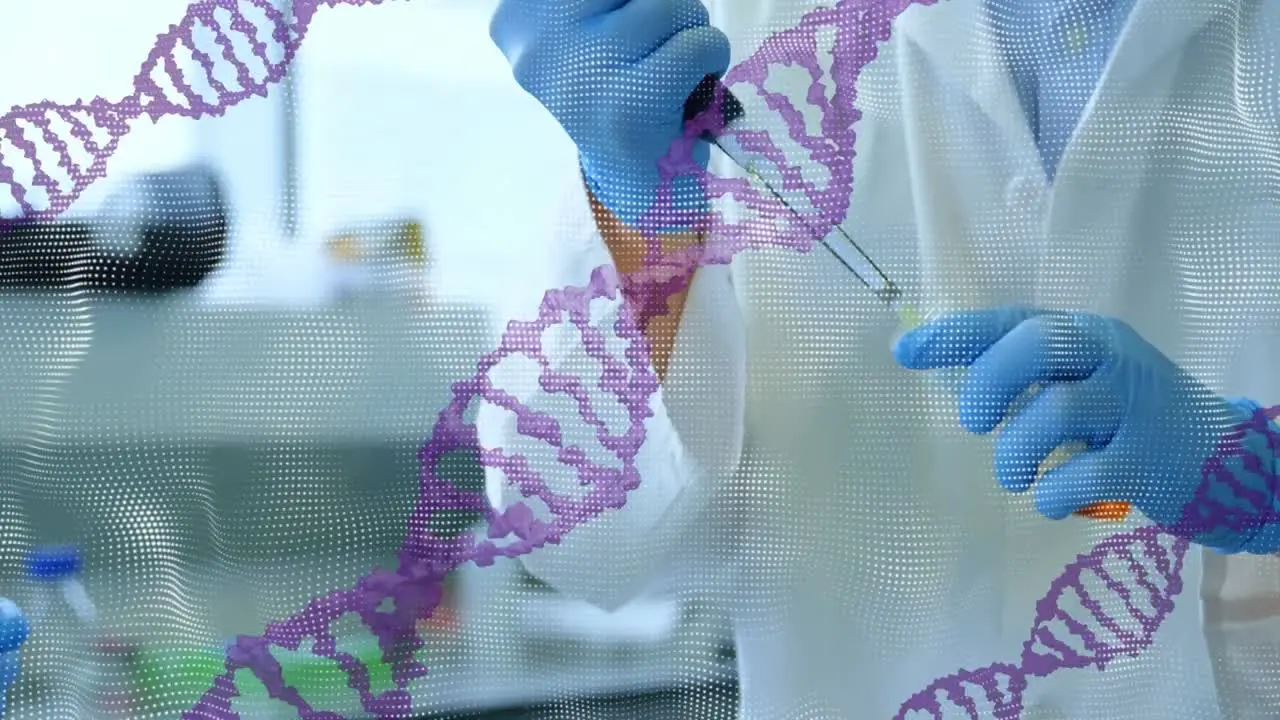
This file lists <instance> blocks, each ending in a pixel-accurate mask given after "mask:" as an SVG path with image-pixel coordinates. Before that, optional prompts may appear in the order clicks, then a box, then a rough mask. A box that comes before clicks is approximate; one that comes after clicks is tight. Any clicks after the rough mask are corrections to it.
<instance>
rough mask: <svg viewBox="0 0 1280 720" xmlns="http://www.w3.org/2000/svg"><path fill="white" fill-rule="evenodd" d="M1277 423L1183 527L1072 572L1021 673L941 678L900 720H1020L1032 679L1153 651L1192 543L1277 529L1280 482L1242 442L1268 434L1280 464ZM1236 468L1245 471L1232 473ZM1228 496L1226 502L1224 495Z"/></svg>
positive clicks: (1258, 424)
mask: <svg viewBox="0 0 1280 720" xmlns="http://www.w3.org/2000/svg"><path fill="white" fill-rule="evenodd" d="M1277 417H1280V406H1277V407H1273V408H1268V409H1263V410H1259V411H1257V412H1255V413H1254V414H1253V416H1252V417H1251V418H1250V419H1249V420H1248V421H1246V422H1245V423H1242V424H1241V425H1240V426H1239V427H1238V428H1236V429H1235V431H1234V432H1232V433H1230V434H1228V436H1227V437H1226V438H1224V439H1223V441H1222V443H1221V444H1220V446H1219V448H1218V452H1217V453H1215V455H1214V456H1213V457H1211V458H1209V460H1208V461H1207V462H1206V463H1205V465H1204V467H1203V470H1202V476H1203V477H1202V482H1201V485H1200V487H1199V488H1198V490H1197V492H1196V494H1195V498H1194V500H1193V501H1192V502H1191V503H1190V504H1188V506H1187V507H1186V508H1185V509H1184V510H1183V516H1182V519H1181V520H1180V521H1179V522H1178V523H1177V524H1176V525H1175V526H1174V527H1172V528H1169V529H1168V530H1164V529H1161V528H1158V527H1144V528H1139V529H1137V530H1134V531H1132V532H1124V533H1119V534H1116V535H1113V536H1111V537H1109V538H1106V539H1105V540H1103V541H1102V542H1100V543H1098V544H1097V545H1096V546H1095V547H1094V548H1093V549H1092V550H1091V551H1089V552H1088V553H1087V554H1084V555H1081V556H1080V557H1078V558H1077V559H1076V561H1075V562H1073V563H1071V564H1070V565H1068V566H1067V567H1066V569H1065V570H1063V572H1062V574H1060V575H1059V576H1058V577H1057V578H1055V579H1054V580H1053V582H1052V583H1051V584H1050V588H1049V592H1048V594H1046V595H1045V597H1044V598H1042V599H1041V600H1040V601H1039V602H1038V603H1037V604H1036V614H1035V619H1034V621H1033V623H1032V627H1031V632H1030V636H1029V638H1028V639H1027V641H1026V642H1025V643H1024V644H1023V649H1022V656H1021V657H1020V659H1019V660H1020V662H1019V664H1016V665H1015V664H1010V663H993V664H991V665H988V666H987V667H984V668H981V669H978V670H961V671H959V672H957V673H954V674H952V675H948V676H946V677H941V678H938V679H937V680H934V681H933V682H932V683H930V684H929V685H928V686H927V687H925V688H924V689H923V690H921V691H919V692H917V693H916V694H914V695H912V696H911V697H910V698H908V699H907V701H906V702H904V703H903V704H902V706H901V707H900V708H899V710H898V713H897V714H896V715H895V716H894V720H926V718H927V719H928V720H943V718H957V717H961V716H962V715H961V714H962V713H963V716H964V717H968V718H971V719H972V720H981V719H983V718H994V719H995V720H1016V719H1017V718H1020V717H1021V716H1022V693H1023V692H1024V691H1025V690H1026V689H1027V687H1028V685H1029V681H1030V679H1031V678H1043V677H1047V676H1048V675H1050V674H1052V673H1054V672H1057V671H1059V670H1065V669H1081V668H1087V667H1090V666H1093V667H1096V668H1097V669H1099V670H1103V669H1105V668H1106V666H1107V664H1108V663H1109V662H1111V661H1112V660H1114V659H1116V658H1119V657H1126V656H1127V657H1133V656H1136V655H1138V654H1139V653H1141V652H1142V651H1143V650H1145V649H1146V648H1147V647H1149V646H1150V645H1151V644H1152V643H1153V642H1154V641H1155V637H1156V632H1157V631H1158V630H1159V629H1160V626H1161V624H1162V623H1163V622H1164V620H1165V619H1166V618H1167V617H1168V616H1169V614H1170V613H1172V612H1173V609H1174V599H1175V598H1176V597H1177V596H1178V594H1179V593H1181V592H1182V589H1183V585H1182V574H1181V573H1182V567H1183V562H1184V560H1185V559H1186V553H1187V550H1188V549H1189V548H1190V545H1191V543H1190V539H1191V538H1200V537H1202V536H1204V535H1206V534H1211V533H1216V532H1222V531H1223V529H1228V530H1230V531H1233V532H1244V531H1250V532H1255V533H1256V532H1257V531H1258V529H1259V528H1260V527H1261V526H1262V525H1263V524H1265V523H1267V522H1273V521H1274V519H1275V514H1276V509H1275V508H1274V507H1273V506H1272V503H1273V502H1274V500H1273V498H1274V497H1275V495H1274V492H1275V490H1276V488H1277V482H1278V481H1280V477H1277V474H1276V470H1275V468H1272V467H1268V466H1267V464H1266V463H1265V462H1263V458H1262V457H1260V456H1259V455H1257V454H1255V453H1252V452H1249V451H1248V450H1247V449H1245V447H1244V446H1243V444H1242V442H1241V439H1242V438H1243V437H1244V435H1245V433H1249V432H1252V433H1259V434H1260V436H1262V437H1266V438H1267V442H1268V444H1269V445H1270V446H1271V449H1272V451H1273V454H1272V457H1274V447H1275V444H1276V442H1277V439H1278V436H1277V434H1276V432H1275V430H1274V427H1273V426H1272V425H1271V422H1272V421H1274V420H1275V419H1276V418H1277ZM1233 461H1236V462H1238V464H1239V465H1240V466H1242V469H1243V472H1232V471H1231V469H1230V468H1229V467H1228V465H1229V464H1232V463H1233ZM1246 475H1253V476H1256V477H1257V478H1259V479H1260V481H1261V484H1262V485H1263V487H1262V488H1259V487H1258V483H1254V484H1252V485H1250V484H1249V483H1248V482H1246V481H1245V480H1244V478H1245V476H1246ZM1224 488H1225V489H1227V490H1228V491H1229V492H1228V494H1227V496H1226V497H1224V496H1223V494H1222V493H1221V492H1215V490H1218V491H1220V490H1222V489H1224Z"/></svg>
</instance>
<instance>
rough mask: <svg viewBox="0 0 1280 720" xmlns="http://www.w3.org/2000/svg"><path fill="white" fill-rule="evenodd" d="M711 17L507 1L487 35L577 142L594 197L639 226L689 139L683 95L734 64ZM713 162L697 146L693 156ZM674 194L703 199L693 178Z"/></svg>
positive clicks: (649, 8) (665, 0)
mask: <svg viewBox="0 0 1280 720" xmlns="http://www.w3.org/2000/svg"><path fill="white" fill-rule="evenodd" d="M709 22H710V19H709V17H708V14H707V10H706V8H705V7H704V6H703V4H702V3H701V2H700V0H501V2H500V3H499V5H498V10H497V13H496V14H495V15H494V17H493V22H492V24H491V26H490V30H489V34H490V36H491V37H492V38H493V41H494V42H495V43H496V44H497V45H498V47H499V48H500V49H501V50H502V52H503V54H504V55H506V57H507V60H508V61H509V62H510V63H511V66H512V68H513V70H514V73H515V78H516V81H517V82H518V83H519V84H520V86H521V87H523V88H524V89H525V90H526V91H527V92H528V93H529V94H530V95H533V96H534V97H535V98H537V99H538V101H539V102H541V103H542V104H543V106H545V107H546V108H547V110H549V111H550V112H551V114H552V115H553V116H554V117H555V119H556V120H557V121H559V123H560V125H561V127H563V128H564V129H565V131H566V132H567V133H568V134H569V137H570V138H571V139H572V140H573V141H574V143H576V144H577V146H578V152H579V154H580V157H581V162H582V168H583V173H584V174H585V176H586V178H587V182H588V185H590V187H591V190H592V193H593V194H595V196H596V198H597V199H599V200H600V202H601V203H603V204H604V206H605V207H607V208H609V210H611V211H612V212H613V213H614V214H615V215H617V216H618V217H619V218H621V219H622V221H623V222H624V223H628V224H632V225H634V224H635V223H636V222H637V221H638V220H639V219H640V218H641V217H642V216H643V215H644V214H645V212H646V211H647V210H648V209H649V208H650V206H651V205H652V204H653V202H654V200H655V199H656V190H657V188H658V184H659V171H658V161H659V160H660V159H662V158H663V157H665V156H666V155H667V153H668V152H669V150H670V149H671V145H672V143H673V141H675V140H677V139H679V138H681V137H682V135H683V129H684V107H685V101H686V100H687V99H688V98H689V95H690V94H691V93H692V92H693V91H694V89H695V88H697V87H698V84H699V83H700V82H701V81H702V80H703V78H705V77H706V76H707V75H709V74H722V73H723V72H724V71H725V70H726V68H727V67H728V65H729V41H728V39H727V38H726V37H725V36H724V34H723V33H721V32H720V31H719V30H716V29H715V28H713V27H711V26H710V24H709ZM709 158H710V146H709V145H707V144H706V143H705V142H698V143H697V146H696V149H695V151H694V159H695V160H697V162H698V163H700V165H701V167H703V168H705V167H706V164H707V162H708V160H709ZM674 190H675V193H676V194H675V199H676V205H677V207H679V208H680V209H696V208H698V207H700V206H701V205H702V204H703V203H705V198H704V197H703V194H702V191H701V189H700V188H699V187H698V186H697V183H696V181H694V180H693V176H692V175H688V174H686V175H682V176H681V178H680V179H679V180H678V181H677V183H676V184H675V187H674Z"/></svg>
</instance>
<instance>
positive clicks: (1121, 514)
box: [1076, 501, 1133, 521]
mask: <svg viewBox="0 0 1280 720" xmlns="http://www.w3.org/2000/svg"><path fill="white" fill-rule="evenodd" d="M1132 509H1133V508H1132V507H1131V506H1130V505H1129V503H1127V502H1119V501H1117V502H1096V503H1092V504H1089V505H1085V506H1084V507H1082V508H1080V509H1079V510H1077V511H1076V515H1079V516H1080V517H1087V518H1089V519H1091V520H1113V521H1119V520H1123V519H1125V518H1127V517H1129V511H1131V510H1132Z"/></svg>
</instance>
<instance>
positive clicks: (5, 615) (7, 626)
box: [0, 598, 30, 717]
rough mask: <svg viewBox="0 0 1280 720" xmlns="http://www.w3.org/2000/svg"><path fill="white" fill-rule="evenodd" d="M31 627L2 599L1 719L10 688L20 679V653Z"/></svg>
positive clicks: (20, 613)
mask: <svg viewBox="0 0 1280 720" xmlns="http://www.w3.org/2000/svg"><path fill="white" fill-rule="evenodd" d="M28 632H30V627H29V626H28V624H27V618H26V617H25V616H24V615H23V614H22V611H21V610H19V609H18V606H17V605H14V604H13V602H12V601H10V600H8V599H5V598H0V717H4V712H5V705H6V702H5V697H6V693H7V691H8V689H9V686H10V685H12V684H13V682H14V681H15V680H17V679H18V670H19V668H20V667H21V663H20V662H19V661H20V658H19V653H20V652H21V651H20V650H19V648H20V647H22V643H24V642H26V640H27V633H28Z"/></svg>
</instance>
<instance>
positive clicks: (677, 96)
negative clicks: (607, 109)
mask: <svg viewBox="0 0 1280 720" xmlns="http://www.w3.org/2000/svg"><path fill="white" fill-rule="evenodd" d="M729 52H730V50H729V38H728V37H726V36H725V34H724V33H723V32H721V31H720V30H718V29H716V28H714V27H711V26H709V25H702V26H699V27H694V28H689V29H686V30H682V31H680V32H679V33H676V34H675V35H674V36H673V37H672V38H671V39H670V40H668V41H667V42H666V43H665V44H663V46H662V47H661V48H659V49H657V50H656V51H654V52H653V53H651V54H650V55H649V56H648V57H646V58H645V59H644V60H641V61H640V62H639V63H637V64H636V65H635V66H633V67H632V68H631V70H630V71H629V72H628V73H627V80H628V81H629V84H630V86H631V87H633V88H634V92H635V94H636V95H637V97H638V98H639V102H637V105H636V108H637V109H642V110H643V111H644V112H646V113H647V115H646V117H645V119H646V120H647V121H650V122H651V123H653V124H660V125H662V126H663V127H669V129H670V130H671V135H670V137H672V138H676V137H679V136H680V134H681V132H682V130H683V127H684V126H683V123H684V103H685V100H687V99H688V97H689V95H690V94H692V93H693V91H694V90H695V89H697V87H698V84H699V83H701V82H702V79H703V78H705V77H706V76H707V75H710V74H721V73H723V72H724V71H725V70H726V69H727V68H728V67H729ZM657 108H662V113H661V115H658V114H657ZM612 110H614V111H622V110H623V109H622V108H612ZM629 126H630V125H629ZM668 150H669V148H668V147H666V146H664V147H662V148H661V149H660V151H659V154H658V157H661V156H662V155H665V154H666V153H667V151H668Z"/></svg>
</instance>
